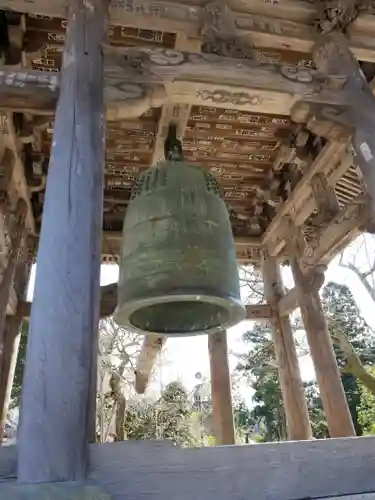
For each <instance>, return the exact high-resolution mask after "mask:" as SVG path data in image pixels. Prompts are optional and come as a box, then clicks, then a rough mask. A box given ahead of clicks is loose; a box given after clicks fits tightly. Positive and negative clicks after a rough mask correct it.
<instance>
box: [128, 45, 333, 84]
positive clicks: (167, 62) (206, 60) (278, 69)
mask: <svg viewBox="0 0 375 500" xmlns="http://www.w3.org/2000/svg"><path fill="white" fill-rule="evenodd" d="M122 52H124V51H122ZM124 61H125V64H126V65H130V66H131V67H132V69H135V70H136V71H138V72H139V73H142V74H143V75H144V74H145V72H147V71H150V73H151V76H152V73H153V71H152V67H155V66H158V67H160V68H162V67H176V68H177V67H179V66H185V65H186V66H189V70H190V68H191V70H192V71H194V70H199V66H200V65H202V66H203V65H207V64H215V65H220V66H222V67H223V69H224V68H228V70H233V69H234V67H237V68H238V70H239V71H241V69H252V68H259V69H264V70H266V71H271V72H274V73H278V74H280V75H282V76H283V77H284V78H286V79H287V80H290V81H293V82H296V83H299V84H306V85H309V84H310V85H311V83H314V82H316V84H317V86H319V88H321V87H322V85H323V84H325V83H326V82H327V78H326V77H325V76H323V75H322V74H320V73H319V72H318V71H316V70H315V69H312V68H308V67H304V66H297V65H293V64H277V63H270V62H268V61H260V60H249V59H236V62H235V64H234V61H233V60H232V59H228V58H226V57H222V56H218V55H216V54H203V53H200V54H198V53H197V54H196V53H190V52H182V51H178V50H173V49H143V48H142V49H141V48H131V49H125V57H124V59H123V62H124ZM155 71H157V69H155ZM317 90H319V89H317Z"/></svg>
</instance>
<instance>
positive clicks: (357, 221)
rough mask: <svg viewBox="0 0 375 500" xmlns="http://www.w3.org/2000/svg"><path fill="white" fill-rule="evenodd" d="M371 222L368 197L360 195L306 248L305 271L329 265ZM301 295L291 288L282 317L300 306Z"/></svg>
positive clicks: (280, 305) (282, 304) (302, 262)
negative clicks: (299, 297)
mask: <svg viewBox="0 0 375 500" xmlns="http://www.w3.org/2000/svg"><path fill="white" fill-rule="evenodd" d="M372 221H373V216H372V213H371V210H370V209H369V206H368V202H367V198H366V197H365V196H361V197H359V198H357V199H355V200H353V202H352V203H351V204H349V205H347V206H346V207H344V208H343V209H341V211H340V212H339V213H338V214H337V215H336V216H335V217H334V218H333V219H332V220H331V222H330V223H329V225H328V226H327V227H326V228H324V229H322V230H321V231H319V232H318V233H317V234H316V236H315V239H314V240H312V241H311V242H309V243H307V244H306V245H305V249H304V255H303V256H302V257H301V258H300V267H301V269H302V271H303V272H304V273H306V272H308V271H309V270H311V269H314V268H315V267H316V266H318V265H321V264H323V265H328V263H329V262H330V261H331V260H332V259H333V258H334V257H335V256H336V255H337V254H338V253H339V252H340V251H342V250H343V248H345V246H346V245H347V244H348V243H350V242H351V241H353V240H354V239H355V238H356V237H357V236H358V235H359V234H360V233H361V232H362V231H363V230H364V229H365V228H366V227H367V226H369V225H371V223H372ZM298 295H299V292H298V290H297V288H292V289H291V290H289V292H288V293H287V294H286V295H285V296H284V297H282V298H281V299H280V301H279V302H278V311H279V314H280V315H281V316H287V315H288V314H291V313H292V312H293V311H294V310H295V309H296V308H297V307H298Z"/></svg>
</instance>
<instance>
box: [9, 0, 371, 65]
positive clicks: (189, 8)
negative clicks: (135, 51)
mask: <svg viewBox="0 0 375 500" xmlns="http://www.w3.org/2000/svg"><path fill="white" fill-rule="evenodd" d="M228 3H230V6H231V8H232V9H233V15H234V17H235V19H236V27H237V29H238V31H239V32H240V33H241V35H242V36H243V37H244V38H246V39H248V40H249V42H250V43H251V44H252V45H254V46H256V47H262V48H270V49H281V50H285V48H289V47H292V48H293V51H296V52H302V53H305V54H308V53H311V51H312V47H313V45H314V44H315V41H316V38H317V35H318V28H317V25H318V24H319V18H320V16H321V14H320V11H319V6H318V5H315V4H313V3H309V2H306V1H304V0H294V1H291V0H286V1H283V2H282V3H276V2H274V3H273V5H272V9H270V8H269V5H268V4H267V3H265V2H259V1H254V0H252V1H246V2H244V1H239V0H236V1H232V2H228ZM349 4H350V2H349ZM0 8H8V9H10V10H16V11H19V12H26V13H31V14H44V15H48V16H54V17H61V18H64V17H66V1H65V0H54V1H53V2H46V1H45V0H34V1H33V2H30V1H26V0H0ZM110 11H111V16H110V18H111V24H114V25H122V26H132V27H135V28H140V29H151V30H157V31H164V32H184V33H186V34H187V35H188V36H190V37H196V38H197V37H199V36H200V35H201V22H200V21H201V18H202V15H203V13H204V8H202V7H200V6H197V5H196V4H195V5H191V3H189V2H187V1H186V2H185V3H182V2H166V1H158V0H132V1H124V0H113V1H112V2H111V9H110ZM374 31H375V25H374V22H373V16H371V15H366V13H363V14H361V15H360V16H359V17H358V19H356V20H355V21H354V22H353V23H352V25H351V26H349V28H348V29H347V32H346V34H347V36H348V39H349V42H350V46H351V50H352V51H353V53H354V54H355V55H356V56H357V57H358V59H359V60H362V61H370V62H375V50H374V45H373V43H372V40H373V39H374Z"/></svg>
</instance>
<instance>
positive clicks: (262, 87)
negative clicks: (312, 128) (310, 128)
mask: <svg viewBox="0 0 375 500" xmlns="http://www.w3.org/2000/svg"><path fill="white" fill-rule="evenodd" d="M125 56H126V58H125ZM139 60H142V69H141V70H139V69H137V68H136V65H137V61H139ZM104 76H105V100H106V105H107V118H108V119H110V120H120V119H121V120H122V119H126V118H129V117H136V116H140V115H141V114H143V113H144V112H145V111H147V110H148V109H149V108H150V107H152V106H154V107H155V106H162V105H164V104H165V103H168V102H169V103H170V104H187V105H201V106H215V107H219V108H228V107H230V108H232V109H240V110H243V111H251V112H262V113H267V112H269V113H273V114H280V115H288V114H289V113H290V111H291V109H292V106H293V105H294V103H295V102H297V101H300V100H303V99H304V98H309V99H310V100H312V99H313V98H314V96H315V97H316V98H318V97H317V96H319V95H320V94H321V92H322V91H324V100H325V101H328V102H330V103H332V104H334V103H336V104H340V103H341V100H340V97H338V94H337V91H336V90H334V89H333V88H332V86H333V82H332V80H331V79H330V78H327V77H322V75H321V74H319V73H318V72H317V71H316V70H314V69H310V68H304V67H298V66H294V67H293V66H290V65H283V64H271V63H267V64H259V63H257V62H256V61H255V62H254V61H251V60H246V59H245V60H243V59H241V60H239V59H230V58H225V57H220V56H216V55H211V54H199V53H194V52H182V51H167V50H163V49H147V50H146V49H142V48H139V47H131V48H123V49H114V48H109V49H108V50H106V52H105V75H104ZM58 91H59V76H58V74H56V73H47V72H41V71H31V70H28V71H27V70H23V71H14V70H9V69H6V68H3V69H1V70H0V107H1V108H7V109H14V110H17V111H30V112H32V113H34V114H52V113H53V112H54V109H55V105H56V101H57V97H58Z"/></svg>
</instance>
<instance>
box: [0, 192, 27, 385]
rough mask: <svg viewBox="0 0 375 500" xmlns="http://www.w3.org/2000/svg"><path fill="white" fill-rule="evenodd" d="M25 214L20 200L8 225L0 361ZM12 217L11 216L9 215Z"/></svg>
mask: <svg viewBox="0 0 375 500" xmlns="http://www.w3.org/2000/svg"><path fill="white" fill-rule="evenodd" d="M26 212H27V205H26V202H25V200H22V199H20V200H19V201H18V203H17V207H16V210H15V212H14V214H13V215H14V218H15V221H14V222H13V224H12V223H11V224H10V227H11V230H10V232H11V235H10V251H9V256H8V262H7V265H6V267H5V271H4V274H3V277H2V280H1V283H0V359H1V358H2V357H3V355H4V347H3V344H4V334H5V317H6V310H7V305H8V302H9V296H10V291H11V289H12V285H13V278H14V272H15V270H16V265H17V261H18V256H19V253H20V248H21V242H22V238H23V236H24V232H25V217H26ZM11 215H12V214H11ZM4 383H6V382H4V381H2V380H0V385H3V384H4Z"/></svg>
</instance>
